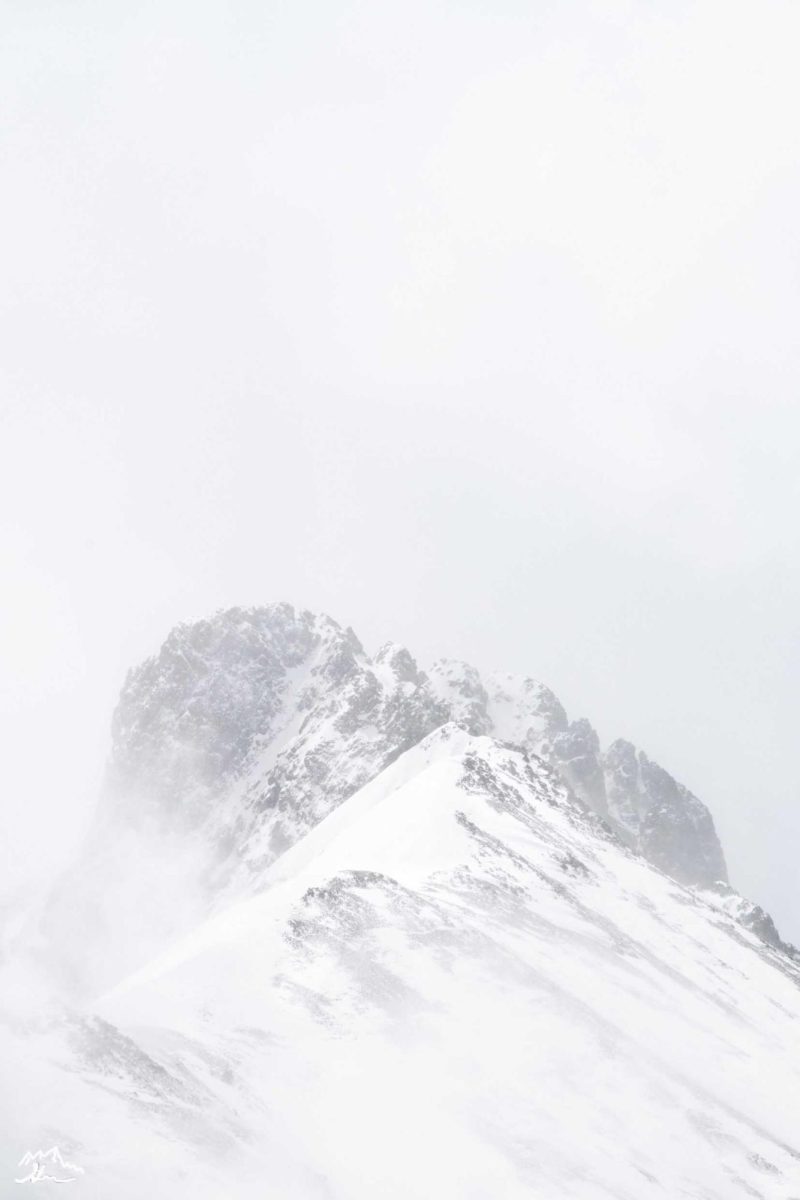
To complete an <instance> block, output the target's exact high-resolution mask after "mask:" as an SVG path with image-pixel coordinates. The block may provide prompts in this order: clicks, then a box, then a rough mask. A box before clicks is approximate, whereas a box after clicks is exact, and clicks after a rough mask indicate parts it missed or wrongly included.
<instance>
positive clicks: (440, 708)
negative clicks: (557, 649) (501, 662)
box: [0, 604, 800, 1200]
mask: <svg viewBox="0 0 800 1200" xmlns="http://www.w3.org/2000/svg"><path fill="white" fill-rule="evenodd" d="M6 917H7V918H8V919H7V920H5V922H4V929H3V934H4V936H3V946H4V957H3V975H2V979H3V983H4V987H3V993H2V995H3V1000H2V1007H1V1009H0V1012H1V1015H2V1021H0V1038H1V1039H2V1054H3V1061H4V1064H6V1067H7V1069H8V1070H9V1072H10V1073H11V1074H12V1075H13V1077H14V1079H15V1081H16V1084H15V1091H14V1096H13V1099H11V1100H9V1099H8V1097H7V1096H6V1097H4V1104H5V1105H6V1111H5V1112H4V1113H3V1114H2V1130H3V1132H2V1135H0V1136H1V1138H2V1142H1V1143H0V1148H2V1150H3V1155H4V1159H7V1160H8V1161H9V1162H10V1161H11V1160H12V1158H13V1155H14V1154H15V1153H16V1148H17V1147H19V1153H18V1154H17V1159H14V1161H17V1160H18V1159H19V1158H20V1157H21V1156H22V1153H23V1150H25V1149H27V1150H28V1151H29V1152H30V1154H31V1155H35V1153H36V1152H37V1149H38V1148H41V1147H45V1143H46V1144H47V1146H51V1145H55V1146H57V1147H59V1154H61V1155H64V1156H65V1157H66V1159H68V1160H69V1161H70V1162H71V1163H73V1164H74V1165H75V1169H76V1170H77V1169H80V1170H81V1171H82V1172H83V1173H82V1174H81V1175H80V1182H79V1185H78V1186H79V1187H80V1190H81V1192H82V1194H84V1195H86V1196H90V1197H96V1198H97V1200H101V1198H105V1197H107V1196H109V1195H112V1194H113V1195H115V1196H121V1197H131V1200H133V1198H134V1197H140V1196H141V1195H142V1194H144V1193H146V1194H149V1195H152V1196H154V1197H157V1198H160V1197H162V1196H164V1197H166V1196H175V1195H178V1196H187V1197H189V1196H191V1197H193V1198H194V1197H203V1198H205V1197H208V1198H209V1200H212V1198H217V1197H219V1198H220V1200H222V1197H225V1198H226V1200H227V1198H228V1197H234V1196H235V1197H239V1196H241V1197H244V1198H249V1197H253V1198H255V1197H256V1196H262V1195H263V1194H264V1188H265V1187H266V1188H267V1189H268V1190H269V1191H271V1192H275V1193H276V1194H280V1195H285V1196H291V1197H298V1200H299V1198H306V1197H308V1198H309V1200H316V1198H317V1197H319V1198H320V1200H323V1198H325V1200H330V1198H333V1197H335V1198H337V1200H350V1198H357V1200H361V1198H362V1197H363V1198H364V1200H367V1197H370V1198H371V1197H373V1196H374V1195H376V1194H380V1195H381V1196H388V1197H397V1200H400V1198H401V1197H403V1200H406V1198H407V1197H419V1200H428V1198H429V1197H431V1196H436V1197H437V1198H447V1200H450V1198H452V1200H461V1198H462V1197H474V1198H475V1200H477V1198H478V1197H483V1196H486V1195H493V1196H504V1197H505V1196H508V1197H520V1200H521V1198H522V1197H530V1196H539V1197H542V1198H543V1200H549V1198H551V1197H553V1198H555V1197H565V1198H566V1197H570V1198H575V1197H578V1198H584V1197H585V1198H586V1200H595V1198H597V1200H599V1198H600V1197H608V1196H614V1197H619V1198H625V1200H628V1198H630V1200H640V1198H641V1197H643V1196H646V1195H653V1196H654V1197H655V1196H658V1195H665V1194H666V1195H670V1196H672V1195H682V1194H683V1195H697V1196H703V1197H713V1198H716V1197H719V1198H720V1200H722V1198H723V1197H725V1198H727V1197H729V1196H735V1195H740V1194H741V1195H750V1196H760V1197H763V1198H764V1200H767V1198H773V1197H774V1198H775V1200H777V1198H778V1197H780V1198H781V1200H789V1197H791V1196H795V1195H797V1194H800V1144H798V1142H797V1138H796V1131H795V1129H794V1122H793V1113H794V1112H796V1111H797V1103H798V1101H800V1063H799V1062H798V1056H797V1053H796V1051H797V1033H796V1026H797V1022H798V1020H800V956H798V953H797V952H796V951H795V950H794V949H793V947H791V946H789V945H787V944H785V943H784V942H783V941H782V940H781V938H780V936H779V933H778V931H777V930H776V928H775V926H774V924H773V922H772V921H771V919H770V918H769V916H768V915H767V914H766V913H764V912H763V911H762V910H761V909H760V908H759V907H758V906H757V905H756V904H754V903H752V902H751V901H749V900H746V899H744V898H743V897H741V896H739V895H738V894H737V893H736V891H735V890H734V888H733V887H732V886H731V884H730V882H729V881H728V879H727V872H726V867H725V860H724V855H723V851H722V848H721V846H720V843H719V840H718V838H717V835H716V832H715V829H714V823H713V819H712V817H711V814H710V813H709V812H708V810H707V809H706V807H705V806H704V805H703V803H702V801H701V800H700V799H698V798H697V797H696V796H694V795H692V794H691V793H690V792H689V791H688V790H687V789H686V788H685V787H684V786H682V785H681V784H680V783H679V782H677V781H676V780H675V779H673V778H672V776H671V775H670V774H669V773H668V772H667V771H666V770H665V769H664V768H662V767H660V766H659V765H657V764H656V763H654V762H652V761H651V760H650V759H649V757H648V756H647V755H646V753H645V752H644V751H641V750H638V749H637V748H636V747H634V746H633V745H631V744H630V743H629V742H627V741H625V740H615V741H613V742H612V743H611V744H610V745H609V746H607V747H602V746H601V745H600V743H599V739H598V736H597V734H596V733H595V731H594V729H593V728H592V726H591V724H590V723H589V721H588V720H587V719H585V718H582V717H580V718H577V719H573V720H570V719H569V717H568V715H567V713H566V712H565V711H564V708H563V706H562V705H561V703H560V702H559V700H558V699H557V697H556V696H555V695H554V694H553V692H552V691H550V689H549V688H548V687H547V686H546V685H545V684H543V683H540V682H537V681H535V680H532V679H528V678H524V677H520V676H516V675H514V674H509V673H497V674H493V675H484V676H482V675H481V674H480V673H479V672H478V671H477V670H476V669H475V668H474V667H471V666H470V665H468V664H466V663H463V662H458V661H453V660H443V661H439V662H436V663H433V664H431V665H430V666H427V667H426V668H424V669H423V667H422V666H421V665H420V664H419V663H418V662H417V661H416V660H415V658H414V656H413V654H412V653H411V651H410V650H409V649H406V648H405V647H403V646H399V645H396V644H393V643H391V644H388V645H385V646H383V647H382V648H381V649H380V650H379V651H378V652H377V653H375V654H374V655H370V654H369V653H368V652H367V651H366V650H365V649H364V647H363V646H362V645H361V643H360V641H359V639H358V637H357V635H356V633H355V632H354V631H353V630H352V629H349V628H347V627H344V626H342V625H340V624H338V623H337V622H336V621H334V620H332V619H331V618H330V617H327V616H323V615H317V614H313V613H310V612H307V611H303V610H297V609H295V608H293V607H292V606H291V605H288V604H274V605H270V606H267V607H263V608H254V609H242V608H235V609H229V610H226V611H222V612H218V613H216V614H215V615H214V616H212V617H210V618H209V619H207V620H204V621H198V622H194V623H191V624H186V625H180V626H178V627H176V628H175V629H173V630H172V632H171V633H170V634H169V636H168V637H167V639H166V640H165V642H164V644H163V645H162V647H161V649H160V651H159V652H158V653H157V654H156V655H155V656H154V657H152V658H150V659H148V660H147V661H145V662H144V663H142V664H141V665H140V666H138V667H136V668H134V669H133V670H132V671H130V672H129V674H128V677H127V679H126V681H125V684H124V686H123V688H122V692H121V695H120V698H119V702H118V705H117V707H116V710H115V712H114V716H113V722H112V746H111V754H110V757H109V761H108V765H107V770H106V778H105V782H104V785H103V788H102V794H101V796H100V798H99V802H98V807H97V812H96V816H95V820H94V822H93V825H92V827H91V829H90V831H89V834H88V837H87V839H86V842H85V844H84V846H83V848H82V850H81V852H80V854H79V855H78V858H77V860H76V861H75V863H74V864H73V866H72V867H71V868H70V869H69V871H67V873H66V874H65V875H64V876H63V877H62V878H61V879H60V880H59V881H58V883H57V884H56V886H55V887H54V888H53V889H52V890H51V892H50V894H49V896H48V897H46V898H45V899H44V900H43V902H42V903H41V905H40V906H39V908H38V909H36V910H31V911H29V912H27V913H22V914H20V913H19V912H17V913H15V914H6ZM12 917H13V919H12ZM34 978H35V980H36V986H35V988H34V987H33V985H32V982H31V981H32V980H33V979H34ZM45 1149H46V1147H45ZM37 1161H38V1160H37ZM9 1178H10V1176H9ZM0 1194H5V1193H2V1192H0Z"/></svg>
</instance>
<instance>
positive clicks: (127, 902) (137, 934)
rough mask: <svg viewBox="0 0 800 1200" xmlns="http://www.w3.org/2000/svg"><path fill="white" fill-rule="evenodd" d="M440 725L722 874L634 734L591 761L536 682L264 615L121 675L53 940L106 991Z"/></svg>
mask: <svg viewBox="0 0 800 1200" xmlns="http://www.w3.org/2000/svg"><path fill="white" fill-rule="evenodd" d="M448 722H455V723H456V724H458V725H460V726H461V727H462V728H463V729H465V730H466V731H468V732H469V733H470V734H472V735H483V736H489V737H493V738H495V739H497V740H498V741H502V742H504V743H507V744H509V745H513V746H516V747H519V748H520V749H523V750H524V751H525V752H527V753H528V754H535V755H537V756H539V758H541V759H543V760H544V762H546V763H547V764H548V765H549V767H550V768H551V770H553V771H554V772H555V773H556V774H557V776H558V778H559V779H560V780H561V782H562V784H563V785H564V787H565V788H566V790H567V793H568V794H569V795H570V796H571V797H572V799H573V800H574V801H575V803H577V804H578V805H581V806H583V807H584V808H585V809H586V810H588V811H591V812H593V813H594V814H596V815H597V816H598V817H599V818H601V819H602V820H603V821H605V822H606V823H607V825H608V827H609V828H610V829H611V830H612V831H613V832H614V833H615V834H616V836H618V837H619V838H620V839H621V840H622V841H623V842H624V843H625V844H626V845H628V846H629V847H630V848H631V849H633V850H634V851H636V852H638V853H640V854H642V855H644V856H645V857H646V858H647V859H648V860H649V861H650V862H651V863H652V864H653V865H654V866H657V867H658V868H659V869H660V870H662V871H664V872H666V873H667V874H669V875H671V876H672V877H673V878H675V879H676V880H678V881H680V882H682V883H685V884H689V885H694V886H698V887H703V888H709V887H714V886H716V885H719V884H726V883H727V872H726V868H725V861H724V857H723V854H722V850H721V847H720V845H719V840H718V838H717V835H716V832H715V829H714V824H713V820H712V818H711V815H710V814H709V812H708V810H707V809H706V808H705V806H704V805H703V804H702V803H701V802H700V801H699V800H698V799H697V798H696V797H695V796H693V795H692V794H691V793H690V792H689V791H688V790H687V789H686V788H684V787H683V786H682V785H681V784H679V783H677V782H676V781H675V780H674V779H672V777H671V776H670V775H669V774H668V773H667V772H666V771H664V770H663V769H662V768H660V767H659V766H657V764H655V763H652V762H651V761H650V760H649V759H648V758H647V756H646V755H645V754H643V753H642V752H640V751H637V750H636V748H635V747H633V746H632V745H630V744H629V743H627V742H624V741H616V742H614V743H612V745H611V746H609V747H608V748H607V749H606V750H605V751H603V750H602V749H601V747H600V745H599V741H598V738H597V734H596V733H595V731H594V730H593V728H592V727H591V725H590V724H589V722H588V721H587V720H586V719H583V718H581V719H578V720H573V721H572V722H570V721H569V719H568V717H567V714H566V712H565V710H564V708H563V706H562V705H561V704H560V702H559V701H558V699H557V697H556V696H555V695H554V694H553V693H552V691H550V689H549V688H547V687H546V686H545V685H544V684H541V683H539V682H537V681H535V680H531V679H528V678H524V677H521V676H515V675H511V674H499V673H498V674H495V675H492V676H489V677H487V678H485V679H482V678H481V676H480V674H479V672H478V671H477V670H476V669H475V668H474V667H471V666H469V665H468V664H465V663H460V662H454V661H450V660H447V661H441V662H438V663H436V664H435V665H434V666H433V667H431V668H430V669H429V670H427V671H424V670H422V669H421V668H420V667H419V666H418V664H417V662H416V661H415V659H414V658H413V656H412V655H411V653H410V652H409V651H408V650H407V649H406V648H404V647H402V646H399V645H396V644H393V643H390V644H388V645H387V646H384V647H383V648H382V649H381V650H380V651H379V652H378V653H377V654H376V655H375V656H374V657H370V655H369V654H368V653H367V652H366V651H365V649H364V647H363V646H362V645H361V643H360V641H359V640H358V638H357V636H356V634H355V633H354V632H353V630H351V629H347V628H344V627H342V626H340V625H339V624H337V622H335V621H334V620H332V619H331V618H330V617H327V616H324V615H315V614H312V613H310V612H307V611H302V610H296V609H294V608H293V607H292V606H291V605H288V604H275V605H270V606H266V607H263V608H255V609H229V610H227V611H224V612H220V613H217V614H215V615H214V616H213V617H211V618H209V619H208V620H204V621H198V622H194V623H192V624H188V625H181V626H178V627H177V628H176V629H174V630H173V631H172V632H171V633H170V634H169V636H168V637H167V639H166V641H165V642H164V644H163V646H162V648H161V650H160V651H159V653H158V654H157V655H155V656H154V657H153V658H151V659H149V660H147V661H146V662H144V663H143V664H141V666H139V667H137V668H136V669H135V670H133V671H131V672H130V674H129V676H128V678H127V680H126V682H125V686H124V687H123V690H122V694H121V696H120V700H119V704H118V705H117V709H116V711H115V714H114V719H113V747H112V757H111V762H110V766H109V770H108V776H107V781H106V785H105V788H104V794H103V797H102V801H101V804H100V807H99V810H98V819H97V822H96V825H95V829H94V831H93V833H92V835H91V836H90V839H89V841H88V844H87V847H86V851H85V854H84V857H83V859H82V861H81V863H79V864H78V866H77V868H76V870H75V871H74V872H73V873H72V874H71V876H70V877H68V878H67V879H66V880H65V881H64V882H63V885H62V887H61V889H60V890H59V892H58V894H57V895H56V897H55V899H54V902H53V903H52V904H51V906H50V912H49V916H48V926H49V935H50V937H51V940H52V941H53V942H54V943H56V944H58V945H59V946H69V945H71V944H72V941H73V940H74V931H75V929H76V928H84V927H86V928H90V929H91V930H92V931H93V938H92V944H93V945H96V946H98V947H102V946H103V942H104V938H105V941H106V943H107V944H106V946H105V948H103V949H102V951H98V953H97V956H96V961H95V962H94V963H93V964H92V966H91V969H90V970H89V975H90V976H91V977H92V978H93V979H94V981H95V983H96V984H111V983H113V982H114V980H115V978H119V977H120V976H121V975H122V974H124V973H125V972H126V971H127V970H129V969H130V968H131V967H133V966H135V965H136V963H137V962H141V961H144V959H146V958H147V957H148V956H149V955H151V954H153V953H155V952H156V951H157V950H158V949H159V947H160V945H163V942H164V938H165V937H166V936H172V935H175V934H177V933H179V932H180V931H181V930H182V929H188V928H190V927H191V925H192V924H193V923H194V922H195V921H196V920H197V919H198V918H199V917H200V916H202V915H203V914H205V913H207V912H209V911H212V910H213V909H214V908H218V907H220V906H221V905H225V904H227V903H229V902H230V901H231V900H232V899H234V898H236V897H239V896H243V895H250V894H253V892H255V891H258V890H259V889H260V888H261V887H263V886H264V881H265V880H266V878H267V877H268V872H269V871H270V869H271V867H272V864H273V863H275V862H276V861H277V860H279V859H280V858H281V856H282V855H284V854H285V853H286V851H287V850H288V849H289V848H290V847H292V846H294V845H295V844H296V843H297V842H298V840H299V839H301V838H302V837H303V836H304V835H305V834H307V833H308V832H309V831H310V830H312V829H313V828H314V827H315V826H317V825H318V824H319V822H321V821H323V820H324V819H325V818H326V817H327V816H328V814H330V813H331V812H332V811H334V810H335V809H336V808H337V807H338V806H339V805H341V804H342V802H343V801H345V800H346V799H348V797H350V796H352V795H353V794H354V793H355V792H357V791H358V790H359V789H361V788H363V787H364V786H365V785H366V784H368V783H369V782H370V781H371V780H373V779H376V778H377V777H378V776H379V775H380V774H381V772H383V771H384V770H385V769H386V768H387V766H389V765H390V764H391V763H392V762H393V761H394V760H395V759H396V758H397V757H398V756H399V755H401V754H403V753H404V752H405V751H407V750H408V749H410V748H412V747H414V746H416V745H417V744H418V743H420V742H421V741H422V740H423V739H424V738H425V737H426V736H427V735H428V734H429V733H431V732H432V731H433V730H435V729H438V728H440V727H442V726H443V725H444V724H446V723H448ZM134 862H135V863H136V864H137V866H136V868H135V870H132V869H131V865H130V864H131V863H134ZM142 862H146V863H147V864H148V866H147V868H145V869H143V868H142V865H141V864H142ZM104 928H105V930H106V931H107V932H106V933H105V934H104V932H103V929H104ZM121 929H122V930H124V936H120V930H121ZM71 957H74V956H70V955H69V954H68V953H67V954H66V955H65V960H66V968H67V970H68V971H72V972H74V973H75V972H77V974H79V973H80V970H79V969H78V968H77V967H76V966H75V964H74V963H72V962H71V961H69V960H70V958H71ZM83 968H84V969H85V968H86V964H85V963H84V964H83Z"/></svg>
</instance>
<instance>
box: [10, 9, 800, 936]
mask: <svg viewBox="0 0 800 1200" xmlns="http://www.w3.org/2000/svg"><path fill="white" fill-rule="evenodd" d="M0 21H1V24H2V37H1V38H0V138H1V141H2V180H0V213H1V214H2V220H1V221H0V238H1V239H2V245H1V246H0V264H2V266H1V268H0V306H1V307H2V321H1V322H0V328H1V331H2V343H3V344H2V349H1V351H0V494H1V495H2V508H1V509H0V536H1V537H2V555H1V556H0V567H1V569H2V574H3V581H2V594H1V595H0V603H2V607H3V621H2V629H0V655H1V656H2V666H1V672H2V673H1V675H0V686H1V690H2V695H1V696H0V722H1V724H2V729H3V743H4V745H3V791H4V795H3V800H2V812H1V819H0V834H2V853H3V857H4V863H3V864H0V866H2V871H3V879H4V882H5V883H8V882H9V881H11V882H16V881H19V882H29V881H31V880H33V879H34V878H35V877H36V876H37V875H38V874H41V873H42V872H43V871H45V870H47V869H50V867H51V866H52V864H53V863H55V862H56V861H57V860H58V858H59V856H60V855H61V854H62V853H66V852H67V850H68V849H69V848H70V847H71V846H72V845H74V843H75V840H76V838H77V837H78V836H79V833H80V831H81V829H82V828H83V826H84V825H85V822H86V820H87V815H88V813H89V812H90V810H91V805H92V804H93V802H94V798H95V795H96V788H97V780H98V777H99V774H100V771H101V769H102V765H103V760H104V758H105V755H106V752H107V737H108V735H107V729H108V723H109V717H110V712H111V709H112V706H113V703H114V699H115V695H116V692H117V690H118V688H119V685H120V683H121V680H122V678H123V676H124V673H125V670H126V669H127V667H128V666H129V665H130V664H132V663H133V662H135V661H137V660H139V659H140V658H141V657H142V656H144V655H145V654H147V653H150V652H152V651H153V650H155V649H156V648H157V646H158V644H159V643H160V641H161V639H162V637H163V636H164V635H165V634H166V632H167V631H168V629H169V628H170V626H171V625H172V624H174V623H175V622H176V621H178V620H181V619H187V618H191V617H195V616H202V615H205V614H206V613H208V612H209V611H210V610H213V609H215V608H217V607H219V606H220V605H227V604H237V603H242V604H251V603H261V602H267V601H271V600H275V599H288V600H291V601H292V602H294V603H296V604H300V605H303V606H307V607H312V608H322V609H324V610H327V611H329V612H330V613H331V614H332V615H333V616H335V617H337V618H338V619H339V620H341V621H342V622H344V623H345V624H352V625H353V626H354V628H355V629H356V630H357V632H358V633H359V635H360V636H361V638H362V640H363V641H364V642H365V644H366V645H367V646H368V648H371V649H374V648H375V647H376V646H377V645H378V644H379V643H380V642H382V641H384V640H386V639H388V638H394V639H396V640H399V641H405V642H407V643H408V644H409V645H410V647H411V648H412V649H413V650H414V651H415V653H416V654H417V655H418V656H419V657H420V659H421V660H422V661H423V663H424V662H426V661H429V660H431V659H433V658H436V657H438V656H440V655H443V654H447V655H455V656H459V657H463V658H466V659H469V660H472V661H474V662H475V663H476V664H477V665H478V666H480V667H484V668H493V667H499V668H504V669H510V670H518V671H521V672H525V673H527V674H532V675H535V676H537V677H539V678H541V679H543V680H545V681H546V682H548V683H549V684H550V685H551V686H552V687H553V688H554V689H555V690H556V692H557V693H558V694H559V695H560V697H561V698H562V700H563V701H564V703H565V704H566V706H567V708H568V710H569V712H570V715H571V716H579V715H583V714H585V715H588V716H589V717H590V718H591V719H592V720H593V721H594V723H595V724H596V726H597V728H598V730H599V732H600V734H601V737H602V738H603V740H604V741H608V740H611V739H612V738H613V737H616V736H626V737H629V738H630V739H632V740H634V741H636V742H637V743H638V744H639V745H641V746H642V747H643V748H645V749H646V750H647V751H648V753H649V754H650V755H651V756H653V757H655V758H657V759H658V760H659V761H661V762H662V763H663V765H664V766H666V767H667V768H668V769H669V770H671V771H672V772H673V773H674V774H676V775H677V776H678V777H679V778H681V779H682V780H683V781H684V782H685V783H686V784H687V785H688V786H689V787H691V788H692V789H693V790H694V791H696V792H697V793H698V794H699V795H700V796H701V797H702V798H703V799H704V800H705V801H706V802H707V803H708V804H709V806H710V807H711V809H712V811H713V813H714V815H715V818H716V820H717V824H718V827H719V828H720V831H721V834H722V837H723V841H724V845H725V848H726V852H727V856H728V860H729V865H730V869H731V875H732V878H733V881H734V882H735V883H736V885H737V886H738V887H739V888H740V889H742V890H743V891H745V892H746V893H749V894H751V895H753V896H754V897H755V898H757V899H759V900H760V901H761V902H763V903H765V904H766V905H767V906H768V907H769V908H770V909H771V910H772V911H773V913H774V915H775V916H776V918H777V919H778V921H779V923H780V925H781V926H782V928H783V929H784V931H785V933H786V934H787V935H789V936H793V937H794V938H796V939H799V940H800V886H799V885H798V872H797V861H798V849H799V848H800V784H799V783H798V773H797V770H796V760H797V727H798V705H797V687H798V666H800V654H799V653H798V638H797V618H798V611H800V572H799V570H798V568H799V567H800V547H798V513H799V512H800V496H799V495H798V492H800V472H799V471H798V438H799V436H800V408H799V407H798V384H799V383H800V353H799V348H798V331H800V321H799V320H798V317H799V316H800V314H799V313H798V290H799V285H800V222H798V217H797V214H798V212H800V135H799V134H798V112H800V72H798V69H797V55H798V45H800V4H798V3H797V2H796V0H786V2H780V0H777V2H773V0H762V2H761V3H759V4H754V3H752V2H751V0H747V2H746V3H742V2H740V0H720V2H718V3H704V2H702V0H699V2H693V3H688V2H685V0H648V2H645V0H641V2H630V3H629V2H627V0H606V2H600V0H597V2H594V0H582V2H574V3H570V2H568V0H567V2H561V3H548V2H544V0H541V2H536V0H528V2H527V3H522V2H521V0H492V3H489V0H481V2H478V0H458V2H455V0H424V3H423V2H422V0H403V2H402V3H396V2H394V0H384V2H382V3H374V2H373V3H366V2H362V3H357V2H353V3H340V2H337V0H325V2H324V3H322V2H312V0H292V2H291V3H289V2H288V0H275V2H272V3H270V2H265V0H259V2H255V0H227V2H223V0H218V2H217V3H209V2H205V0H191V2H189V0H157V2H155V0H141V2H140V3H136V4H128V3H123V0H95V2H92V0H57V2H56V0H0Z"/></svg>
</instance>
